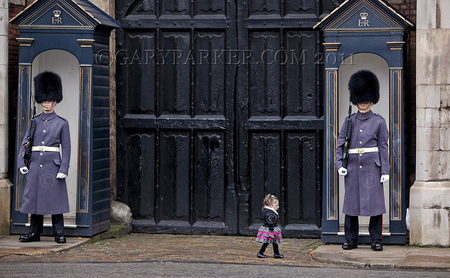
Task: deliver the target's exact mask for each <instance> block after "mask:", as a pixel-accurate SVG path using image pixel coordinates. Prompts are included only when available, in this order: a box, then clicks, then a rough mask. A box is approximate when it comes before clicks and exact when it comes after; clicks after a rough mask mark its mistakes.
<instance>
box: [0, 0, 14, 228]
mask: <svg viewBox="0 0 450 278" xmlns="http://www.w3.org/2000/svg"><path fill="white" fill-rule="evenodd" d="M8 38H9V22H8V1H7V0H0V210H1V211H0V234H6V233H7V234H9V219H10V198H11V196H10V195H11V186H12V185H11V182H10V181H9V180H8V179H7V177H6V175H7V172H8Z"/></svg>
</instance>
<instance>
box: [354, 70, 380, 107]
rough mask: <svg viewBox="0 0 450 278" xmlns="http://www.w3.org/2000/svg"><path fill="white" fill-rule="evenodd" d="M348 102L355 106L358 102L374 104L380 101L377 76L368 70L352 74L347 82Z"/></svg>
mask: <svg viewBox="0 0 450 278" xmlns="http://www.w3.org/2000/svg"><path fill="white" fill-rule="evenodd" d="M348 90H349V91H350V101H351V102H352V103H353V104H354V105H356V104H357V103H359V102H365V101H370V102H373V103H374V104H376V103H377V102H378V100H380V84H379V83H378V78H377V76H376V75H375V74H374V73H373V72H371V71H369V70H360V71H358V72H356V73H354V74H353V75H352V76H351V77H350V80H349V81H348Z"/></svg>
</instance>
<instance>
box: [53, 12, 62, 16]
mask: <svg viewBox="0 0 450 278" xmlns="http://www.w3.org/2000/svg"><path fill="white" fill-rule="evenodd" d="M60 15H61V11H60V10H54V11H53V16H54V17H59V16H60Z"/></svg>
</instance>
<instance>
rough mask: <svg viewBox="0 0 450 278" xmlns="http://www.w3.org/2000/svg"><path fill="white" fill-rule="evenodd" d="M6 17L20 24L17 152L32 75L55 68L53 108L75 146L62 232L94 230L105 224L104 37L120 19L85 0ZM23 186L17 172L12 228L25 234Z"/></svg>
mask: <svg viewBox="0 0 450 278" xmlns="http://www.w3.org/2000/svg"><path fill="white" fill-rule="evenodd" d="M11 23H12V24H16V25H18V27H19V38H18V41H19V87H18V100H17V101H18V104H17V138H16V149H15V152H16V157H17V155H18V150H19V147H20V144H21V141H22V138H23V136H24V135H25V132H26V130H27V126H28V122H29V120H30V117H31V116H32V108H33V106H34V98H33V90H34V88H33V81H32V80H33V78H34V76H36V75H37V74H39V73H40V72H43V71H53V72H55V73H58V74H59V75H60V76H61V79H62V87H63V101H62V102H61V103H59V104H58V105H57V106H56V108H55V111H56V113H57V114H58V115H60V116H62V117H64V118H66V119H67V120H68V121H69V126H70V134H71V146H72V148H71V149H72V153H71V161H70V169H69V175H68V177H67V187H68V193H69V194H68V195H69V205H70V213H68V214H65V215H64V222H65V234H66V235H73V236H92V235H94V234H97V233H100V232H103V231H105V230H108V229H109V227H110V221H109V218H110V179H109V176H110V160H109V159H110V158H109V157H110V143H109V142H110V137H109V125H110V122H109V92H110V88H109V74H110V60H109V36H110V32H111V30H112V29H114V28H117V27H119V26H120V25H119V23H118V22H117V21H116V20H115V19H113V18H112V17H110V16H109V15H108V14H106V13H105V12H103V11H102V10H100V9H99V8H98V7H96V6H95V5H93V4H92V3H90V2H89V1H85V0H40V1H36V2H34V3H33V4H32V5H30V6H29V7H27V8H26V9H25V10H24V11H23V12H21V13H20V14H18V15H17V16H16V17H15V18H13V19H12V20H11ZM38 107H39V106H38V105H36V108H38ZM37 112H38V113H39V112H40V111H39V110H38V111H37ZM24 186H25V176H24V175H21V174H20V173H19V171H16V173H15V176H14V190H13V198H12V209H11V220H12V222H11V233H12V234H24V233H27V232H28V229H29V228H28V226H29V221H28V216H27V215H26V214H23V213H21V212H20V209H21V204H22V195H23V190H24ZM47 217H48V216H47ZM50 227H51V219H50V217H49V218H48V219H47V218H45V220H44V234H51V228H50Z"/></svg>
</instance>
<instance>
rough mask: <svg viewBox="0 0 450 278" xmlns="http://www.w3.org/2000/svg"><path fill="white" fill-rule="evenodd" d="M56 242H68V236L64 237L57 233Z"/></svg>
mask: <svg viewBox="0 0 450 278" xmlns="http://www.w3.org/2000/svg"><path fill="white" fill-rule="evenodd" d="M55 242H56V243H66V238H65V237H64V235H61V234H59V235H56V236H55Z"/></svg>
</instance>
